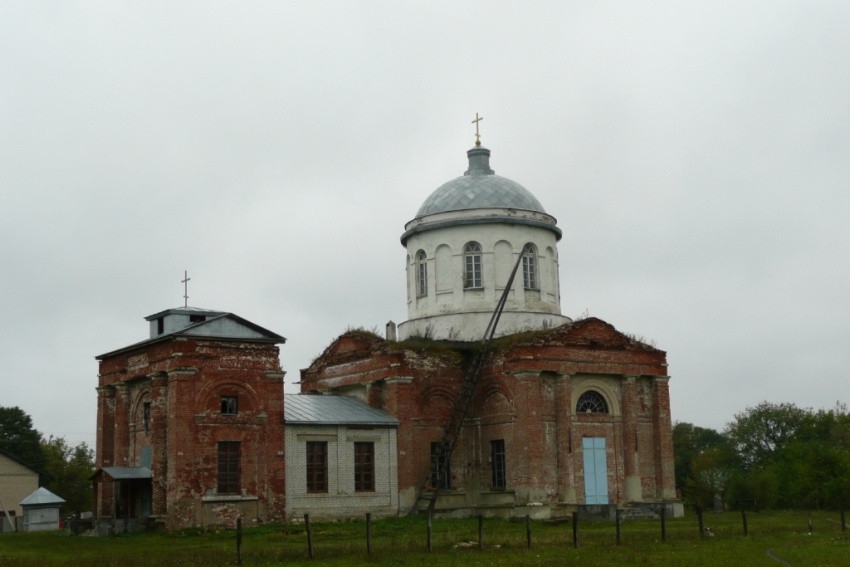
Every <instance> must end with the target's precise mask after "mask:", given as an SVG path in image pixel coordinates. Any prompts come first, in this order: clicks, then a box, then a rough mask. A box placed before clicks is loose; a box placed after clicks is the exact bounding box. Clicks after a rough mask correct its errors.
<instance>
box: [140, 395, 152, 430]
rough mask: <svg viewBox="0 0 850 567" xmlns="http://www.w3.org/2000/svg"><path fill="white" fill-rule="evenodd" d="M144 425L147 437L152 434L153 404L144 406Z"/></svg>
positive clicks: (148, 403) (146, 403) (147, 403)
mask: <svg viewBox="0 0 850 567" xmlns="http://www.w3.org/2000/svg"><path fill="white" fill-rule="evenodd" d="M142 423H143V424H144V427H145V435H147V434H148V433H150V432H151V403H150V402H145V403H144V404H143V405H142Z"/></svg>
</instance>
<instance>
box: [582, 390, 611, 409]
mask: <svg viewBox="0 0 850 567" xmlns="http://www.w3.org/2000/svg"><path fill="white" fill-rule="evenodd" d="M576 413H608V403H607V402H606V401H605V398H603V397H602V395H601V394H600V393H599V392H594V391H593V390H590V391H587V392H585V393H583V394H582V395H581V396H579V399H578V403H577V404H576Z"/></svg>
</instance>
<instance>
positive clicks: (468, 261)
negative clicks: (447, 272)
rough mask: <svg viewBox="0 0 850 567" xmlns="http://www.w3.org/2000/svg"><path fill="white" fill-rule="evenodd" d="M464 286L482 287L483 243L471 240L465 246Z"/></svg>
mask: <svg viewBox="0 0 850 567" xmlns="http://www.w3.org/2000/svg"><path fill="white" fill-rule="evenodd" d="M463 287H464V289H474V288H480V287H481V245H480V244H478V243H477V242H469V243H467V245H466V246H464V247H463Z"/></svg>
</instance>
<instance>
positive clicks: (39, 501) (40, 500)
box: [20, 487, 65, 506]
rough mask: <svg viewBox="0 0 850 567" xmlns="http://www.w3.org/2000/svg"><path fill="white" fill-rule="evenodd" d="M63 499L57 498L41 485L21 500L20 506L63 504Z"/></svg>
mask: <svg viewBox="0 0 850 567" xmlns="http://www.w3.org/2000/svg"><path fill="white" fill-rule="evenodd" d="M64 503H65V500H63V499H62V498H59V497H58V496H56V495H55V494H53V493H52V492H50V491H49V490H47V489H46V488H44V487H42V488H39V489H38V490H36V491H35V492H33V493H32V494H30V495H29V496H27V497H26V498H24V499H23V500H21V502H20V505H21V506H44V505H45V504H64Z"/></svg>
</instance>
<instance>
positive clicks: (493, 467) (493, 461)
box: [490, 439, 507, 488]
mask: <svg viewBox="0 0 850 567" xmlns="http://www.w3.org/2000/svg"><path fill="white" fill-rule="evenodd" d="M490 472H491V479H490V483H491V485H492V487H493V488H505V486H507V480H506V474H505V440H504V439H494V440H493V441H490Z"/></svg>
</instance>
